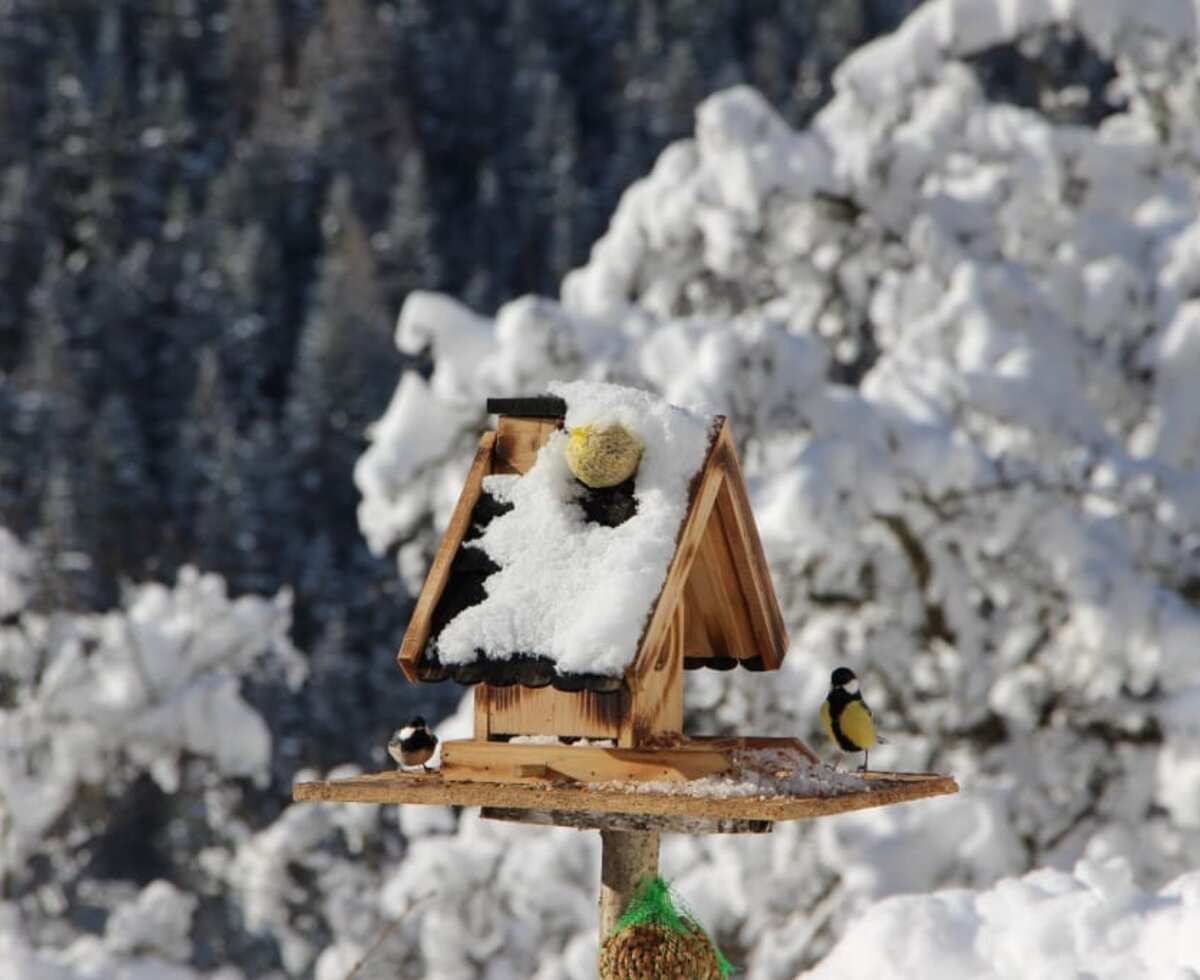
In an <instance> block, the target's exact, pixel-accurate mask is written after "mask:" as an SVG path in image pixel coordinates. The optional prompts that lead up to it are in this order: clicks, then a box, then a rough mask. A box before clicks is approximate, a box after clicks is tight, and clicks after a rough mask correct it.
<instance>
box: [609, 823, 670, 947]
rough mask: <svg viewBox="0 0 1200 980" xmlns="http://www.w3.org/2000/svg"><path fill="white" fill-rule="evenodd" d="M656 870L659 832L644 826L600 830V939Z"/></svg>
mask: <svg viewBox="0 0 1200 980" xmlns="http://www.w3.org/2000/svg"><path fill="white" fill-rule="evenodd" d="M657 874H658V834H656V833H654V832H653V831H647V830H614V829H611V828H606V829H604V830H601V831H600V942H601V943H603V942H604V940H605V938H606V937H607V936H608V934H609V933H610V932H612V931H613V930H614V929H615V928H616V927H617V922H618V921H619V920H620V918H621V916H622V915H624V914H625V909H626V908H627V907H628V905H629V903H630V901H631V900H632V899H633V896H634V894H635V893H636V892H637V889H638V885H640V884H641V883H642V880H643V879H644V878H652V877H654V876H655V875H657Z"/></svg>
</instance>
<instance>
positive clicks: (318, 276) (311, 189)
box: [0, 0, 915, 766]
mask: <svg viewBox="0 0 1200 980" xmlns="http://www.w3.org/2000/svg"><path fill="white" fill-rule="evenodd" d="M913 6H915V4H914V3H913V2H910V0H841V2H837V3H829V2H825V0H755V2H742V0H721V2H707V0H705V2H696V0H655V2H641V0H616V2H612V3H592V2H587V0H549V2H546V3H532V2H529V0H475V2H466V3H460V2H453V3H448V2H443V0H381V2H375V0H337V2H327V3H324V4H322V3H320V2H318V0H240V2H236V3H233V2H227V0H70V2H65V0H10V2H7V3H5V4H3V6H2V8H0V284H2V287H0V288H2V289H3V301H2V302H0V447H2V449H0V527H7V528H9V529H10V530H11V531H12V532H14V533H15V534H17V536H18V537H19V538H21V539H23V540H25V541H26V542H27V543H29V544H31V545H32V546H33V548H34V550H35V553H36V555H37V568H36V584H37V596H36V598H35V600H34V602H33V603H32V604H31V608H35V609H36V608H40V609H43V610H56V609H75V610H103V609H107V608H110V607H112V606H113V605H114V604H115V603H117V602H118V600H119V597H120V591H121V589H122V584H123V583H130V582H138V581H145V580H157V581H169V580H172V579H173V578H174V576H175V574H176V572H177V570H178V568H179V567H180V566H181V565H183V564H185V563H194V564H197V565H199V566H200V567H201V568H202V569H204V570H208V571H215V572H219V573H221V574H222V575H223V576H224V577H225V578H226V579H227V581H228V582H229V586H230V589H231V591H232V592H234V593H242V592H248V591H249V592H259V593H271V592H273V591H275V590H276V589H278V588H280V587H281V586H290V587H291V588H292V589H293V590H294V593H295V596H296V603H295V612H294V619H293V624H294V625H293V629H294V639H295V642H296V643H297V645H298V646H299V647H300V648H301V649H303V650H306V651H309V652H310V654H311V659H312V662H313V670H314V677H313V680H314V683H313V684H310V685H308V687H307V691H310V692H313V694H314V695H315V696H316V697H317V698H318V699H324V700H325V704H324V705H321V704H316V705H304V704H297V705H295V706H294V707H295V711H296V712H297V713H298V715H297V714H293V712H291V711H281V712H276V713H275V714H274V715H273V716H274V717H277V718H278V719H279V721H280V723H281V724H282V723H284V721H285V719H286V718H288V717H291V718H293V719H294V718H295V717H297V716H299V717H305V716H307V717H308V719H309V722H310V725H311V724H312V723H313V721H314V719H315V720H316V725H315V727H310V729H309V731H308V733H309V734H310V735H311V736H314V737H313V738H312V740H311V741H309V742H308V748H307V749H305V750H302V751H303V752H304V754H305V756H306V758H305V761H307V762H311V763H313V764H317V765H322V766H326V765H330V764H333V763H335V762H338V761H342V760H344V759H346V758H354V757H361V753H362V751H363V750H364V748H365V747H366V746H365V744H364V742H363V740H364V739H366V738H373V737H374V734H375V733H373V732H372V733H369V734H368V733H367V732H365V731H360V732H356V731H354V727H353V726H348V725H347V724H346V723H345V715H344V714H342V713H341V712H340V711H339V710H337V707H338V706H337V705H335V704H332V702H333V701H334V700H337V699H341V698H345V699H346V700H345V704H346V705H354V706H357V708H358V709H359V710H360V711H363V712H365V713H367V714H370V712H371V709H372V707H373V706H376V705H375V702H374V698H376V697H377V696H378V695H377V693H376V691H377V689H378V688H379V687H380V685H378V684H376V683H374V682H373V680H372V678H373V677H374V679H375V680H377V679H378V677H379V676H381V675H379V674H378V673H374V672H373V670H371V669H364V668H371V667H372V666H374V668H376V669H378V670H382V671H385V672H386V671H389V670H391V669H393V668H391V666H390V661H391V658H392V656H393V654H394V650H395V648H396V645H397V643H398V641H399V638H400V635H401V634H402V632H403V627H404V624H405V622H406V619H407V608H408V607H407V604H408V603H409V602H410V597H408V596H407V595H405V594H404V591H403V589H402V587H401V586H400V585H399V583H398V580H397V577H396V574H395V570H394V565H393V564H392V562H390V561H389V560H387V559H386V558H385V559H382V560H381V559H378V558H375V557H373V556H372V555H371V554H370V553H369V552H368V550H367V548H366V546H365V544H364V543H363V540H362V537H361V535H360V533H359V530H358V527H357V525H356V520H355V508H356V505H357V503H358V494H357V491H356V490H355V487H354V485H353V481H352V476H351V471H352V467H353V463H354V461H355V459H356V458H357V457H358V456H359V455H360V454H361V452H362V450H363V448H364V445H365V440H364V435H363V433H364V429H365V428H366V426H367V425H368V424H369V423H370V422H371V421H372V420H374V419H376V418H378V417H379V416H380V415H381V414H382V412H383V409H384V408H385V407H386V404H387V401H388V398H389V397H390V395H391V393H392V391H394V390H395V388H396V381H397V377H398V375H399V374H400V372H401V371H404V370H418V371H419V370H428V368H429V365H428V364H422V363H420V362H410V363H405V362H404V361H403V360H402V358H401V356H400V355H399V354H398V353H397V351H396V348H395V345H394V344H393V341H392V336H391V335H392V326H393V323H394V321H395V317H396V314H397V312H398V310H399V309H400V306H401V304H402V302H403V300H404V297H405V295H406V294H407V293H408V291H409V290H411V289H413V288H418V287H419V288H426V289H439V290H444V291H446V292H449V293H450V294H452V295H455V296H458V297H461V298H462V299H463V300H464V301H465V302H467V303H468V304H469V305H471V306H472V307H473V308H475V309H477V310H480V311H485V312H491V311H492V310H494V309H495V308H496V307H497V306H498V305H499V304H501V303H502V302H504V301H505V300H507V299H510V298H512V297H514V296H518V295H520V294H523V293H526V292H536V293H540V294H542V295H554V294H556V292H557V287H558V283H559V281H560V279H561V278H562V276H563V274H564V273H565V272H566V271H567V270H569V269H570V268H572V267H574V266H576V265H578V264H580V263H581V261H582V260H583V259H584V258H585V257H586V255H587V251H588V249H589V247H590V245H591V243H592V242H593V241H594V240H595V239H596V238H597V237H598V236H599V234H600V233H601V232H602V231H603V230H604V227H605V224H606V222H607V220H608V217H609V216H610V215H611V213H612V211H613V210H614V207H615V205H616V201H617V199H618V197H619V195H620V194H621V192H622V190H623V189H624V188H625V187H627V186H628V185H629V184H630V183H631V182H632V181H634V180H635V179H636V178H638V177H640V176H642V175H643V174H645V173H646V172H648V171H649V169H650V166H651V164H652V162H653V161H654V159H655V157H656V156H657V154H658V153H659V152H660V151H661V150H662V149H663V147H664V146H666V145H667V144H668V143H669V142H671V141H672V140H675V139H678V138H679V137H682V136H685V135H688V134H690V133H691V131H692V127H693V112H694V109H695V106H696V104H697V103H698V102H699V101H700V100H701V99H702V98H703V97H705V96H706V95H708V94H709V93H711V92H713V91H716V90H719V89H722V88H725V87H728V86H730V85H732V84H735V83H737V82H741V81H746V82H749V83H751V84H753V85H754V86H756V87H757V88H759V89H760V90H761V91H762V92H763V93H764V94H765V95H766V96H767V97H768V98H769V99H770V100H771V102H772V103H773V104H774V105H775V106H776V107H777V109H778V110H779V111H780V112H781V113H782V114H783V116H784V117H785V118H786V119H787V120H788V121H789V122H790V123H792V124H793V125H801V124H803V123H804V122H805V121H807V119H809V118H810V117H811V116H812V114H813V113H814V112H815V111H816V110H817V109H818V108H819V107H820V106H821V105H822V104H823V103H824V101H825V100H826V99H827V97H828V94H829V91H830V75H831V73H832V71H833V69H834V68H835V67H836V66H837V64H838V63H839V62H840V61H841V60H842V59H843V57H845V55H846V54H847V53H848V52H850V51H851V50H853V49H854V48H856V47H858V46H859V45H861V44H862V43H863V42H865V41H866V40H868V39H870V38H871V37H873V36H875V35H877V34H879V33H882V32H885V31H888V30H891V29H892V28H894V27H895V25H896V24H897V23H898V22H899V21H900V20H901V19H902V18H903V16H904V15H905V13H907V11H908V10H909V9H911V8H912V7H913ZM382 676H389V675H388V674H387V673H384V674H383V675H382ZM325 679H328V680H329V681H330V683H325ZM440 694H441V696H443V697H445V698H446V701H445V704H444V705H443V707H445V708H447V709H448V708H449V706H450V704H451V703H452V701H453V699H455V698H456V697H457V694H458V692H457V691H454V690H451V689H449V688H447V689H446V690H444V691H442V692H440ZM306 696H307V695H306ZM421 696H422V698H423V699H425V700H426V701H428V699H429V698H430V697H436V696H437V695H436V694H433V693H431V692H430V691H424V692H422V694H421ZM427 707H428V705H427ZM391 713H392V714H395V713H396V712H395V710H394V709H393V710H392V711H391ZM434 713H435V714H436V711H435V712H434ZM321 719H326V720H327V721H328V723H329V725H328V730H327V731H323V730H322V728H323V726H322V725H321V724H320V720H321ZM326 736H328V737H326Z"/></svg>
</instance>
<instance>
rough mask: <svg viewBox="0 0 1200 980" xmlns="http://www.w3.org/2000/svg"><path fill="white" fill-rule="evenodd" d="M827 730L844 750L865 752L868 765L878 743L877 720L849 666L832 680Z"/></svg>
mask: <svg viewBox="0 0 1200 980" xmlns="http://www.w3.org/2000/svg"><path fill="white" fill-rule="evenodd" d="M821 724H822V725H824V726H825V733H826V734H827V735H828V736H829V737H830V738H831V739H833V741H834V742H836V743H837V746H838V748H840V749H841V750H842V751H843V752H862V753H863V764H862V768H863V769H864V770H865V769H866V768H867V760H868V759H869V758H870V748H871V746H872V745H874V744H875V740H876V737H875V719H874V718H872V717H871V709H870V708H868V707H867V702H866V701H864V700H863V696H862V692H861V691H859V689H858V678H857V677H856V676H855V675H854V671H852V670H851V669H850V668H849V667H839V668H838V669H837V670H835V671H834V672H833V675H832V676H831V677H830V681H829V696H828V697H827V698H826V699H825V703H824V704H822V705H821Z"/></svg>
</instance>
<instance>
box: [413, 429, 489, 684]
mask: <svg viewBox="0 0 1200 980" xmlns="http://www.w3.org/2000/svg"><path fill="white" fill-rule="evenodd" d="M495 442H496V433H494V432H485V433H484V434H483V437H482V438H481V439H480V440H479V448H478V449H476V450H475V459H474V460H473V461H472V463H471V468H470V470H469V471H468V472H467V479H466V482H464V483H463V488H462V492H461V493H460V494H459V497H458V503H457V504H455V505H454V512H453V513H452V514H451V515H450V523H449V524H447V525H446V533H445V534H444V535H443V536H442V543H441V545H440V546H439V547H438V550H437V554H436V555H434V556H433V564H432V565H430V566H429V574H428V575H427V576H426V578H425V584H424V585H423V586H422V587H421V594H420V595H419V596H418V597H417V604H416V606H415V607H414V608H413V612H412V617H411V618H410V619H409V622H408V629H407V630H406V631H405V633H404V640H403V641H402V642H401V644H400V652H399V653H398V654H397V657H396V659H397V660H399V661H400V667H401V669H402V670H403V671H404V676H405V677H407V678H408V679H409V680H410V681H414V682H415V681H417V680H418V676H417V664H418V662H419V661H420V659H421V655H422V654H423V653H424V652H425V644H426V643H428V642H429V631H430V628H431V627H430V624H431V621H432V618H433V610H434V609H435V608H437V604H438V600H440V599H441V598H442V593H443V592H444V591H445V590H446V582H447V581H448V579H449V577H450V566H451V564H452V563H453V562H454V555H455V553H456V552H457V551H458V546H459V544H460V543H461V542H462V539H463V537H464V535H466V533H467V528H468V527H469V526H470V524H471V512H472V511H473V510H474V509H475V504H476V502H477V501H478V500H479V494H480V492H481V491H482V489H483V478H484V477H485V476H486V475H487V474H488V473H490V472H491V465H492V450H493V448H494V447H495Z"/></svg>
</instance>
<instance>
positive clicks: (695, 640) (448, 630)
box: [399, 382, 787, 691]
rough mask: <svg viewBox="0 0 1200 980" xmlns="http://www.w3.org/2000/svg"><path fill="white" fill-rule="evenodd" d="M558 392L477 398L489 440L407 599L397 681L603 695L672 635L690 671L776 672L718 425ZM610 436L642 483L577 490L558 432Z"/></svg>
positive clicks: (574, 390) (640, 399)
mask: <svg viewBox="0 0 1200 980" xmlns="http://www.w3.org/2000/svg"><path fill="white" fill-rule="evenodd" d="M552 392H553V395H552V396H550V397H539V398H526V399H496V400H492V401H491V402H489V410H491V411H494V412H496V413H497V414H498V415H499V416H500V418H499V422H498V425H497V429H496V430H495V431H493V432H487V433H485V434H484V436H483V437H482V439H481V440H480V443H479V448H478V451H477V452H476V455H475V460H474V462H473V463H472V466H471V469H470V471H469V473H468V475H467V479H466V483H465V484H464V486H463V490H462V493H461V495H460V497H459V501H458V504H457V506H456V507H455V510H454V512H453V515H452V516H451V520H450V523H449V526H448V527H447V529H446V533H445V536H444V537H443V540H442V543H441V546H440V547H439V549H438V552H437V555H436V556H435V559H434V562H433V565H432V567H431V569H430V572H429V575H428V578H427V579H426V582H425V585H424V588H423V589H422V591H421V594H420V596H419V598H418V601H417V605H416V608H415V610H414V612H413V616H412V619H411V621H410V624H409V627H408V631H407V632H406V634H405V637H404V641H403V644H402V646H401V649H400V655H399V660H400V664H401V666H402V668H403V669H404V671H405V673H406V675H407V676H408V677H409V678H410V679H412V680H424V681H433V680H444V679H454V680H457V681H459V682H461V683H475V682H478V681H485V682H487V683H489V684H493V685H505V684H513V683H517V684H525V685H527V686H531V687H540V686H545V685H547V684H549V685H553V686H554V687H557V688H560V689H563V690H582V689H587V690H592V691H607V690H615V689H617V688H619V687H620V686H621V684H622V681H623V678H624V677H625V676H626V675H627V674H628V673H629V672H630V671H633V670H636V669H638V665H639V664H643V666H644V661H645V660H646V659H647V658H650V659H652V658H654V657H655V656H657V654H658V651H659V650H660V649H661V648H662V647H663V645H664V643H666V641H667V635H668V632H669V631H670V629H671V628H672V624H673V623H674V624H676V626H675V628H676V629H680V628H682V630H683V637H682V647H683V654H684V666H685V667H688V668H695V667H700V666H710V667H715V668H718V669H726V668H729V667H733V666H736V665H738V664H741V665H743V666H746V667H748V668H750V669H757V670H763V669H766V670H771V669H776V668H778V667H779V665H780V663H781V662H782V660H783V657H784V655H785V652H786V649H787V636H786V632H785V630H784V626H783V619H782V616H781V614H780V611H779V605H778V601H777V600H776V597H775V593H774V590H773V588H772V586H771V578H770V573H769V571H768V569H767V564H766V560H765V557H764V555H763V550H762V545H761V542H760V540H759V536H758V531H757V528H756V526H755V522H754V516H753V513H752V511H751V508H750V503H749V498H748V496H747V493H746V487H745V484H744V482H743V479H742V474H741V468H740V466H739V463H738V458H737V452H736V450H735V448H734V444H733V437H732V434H731V433H730V431H729V425H728V422H727V421H726V420H725V419H724V418H723V417H721V416H716V417H708V416H703V415H698V414H696V413H694V412H689V411H686V410H684V409H681V408H678V407H676V406H673V405H670V404H668V403H667V402H665V401H663V400H661V399H658V398H656V397H654V396H652V395H650V394H648V393H646V392H642V391H637V390H635V389H629V388H622V387H618V386H615V385H607V384H596V383H585V382H573V383H569V384H558V385H554V386H552ZM612 422H619V423H621V424H623V425H625V426H626V427H627V428H629V429H631V430H632V431H633V432H634V433H635V434H636V436H637V437H638V439H639V440H640V442H641V443H642V446H643V451H642V456H641V461H640V464H639V466H638V469H637V471H636V473H635V474H634V476H633V477H632V478H630V479H629V480H627V481H626V482H625V483H623V484H621V485H619V486H616V487H612V488H606V489H601V490H595V489H591V488H588V487H585V486H583V485H582V484H581V483H580V482H579V481H578V480H576V479H575V477H574V476H573V475H572V473H571V471H570V469H569V468H568V466H567V463H566V459H565V449H566V446H567V444H568V434H567V431H564V430H569V429H573V428H576V427H579V426H584V425H598V424H605V423H612ZM679 624H682V627H680V626H679ZM676 642H678V640H676Z"/></svg>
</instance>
